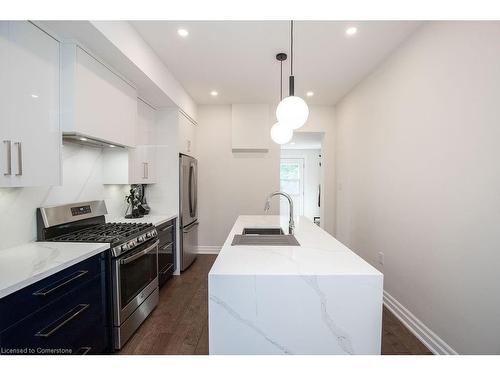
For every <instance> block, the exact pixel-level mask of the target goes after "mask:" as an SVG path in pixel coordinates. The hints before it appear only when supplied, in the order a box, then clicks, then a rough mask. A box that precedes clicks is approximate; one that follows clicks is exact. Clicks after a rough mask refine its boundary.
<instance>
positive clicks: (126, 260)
mask: <svg viewBox="0 0 500 375" xmlns="http://www.w3.org/2000/svg"><path fill="white" fill-rule="evenodd" d="M159 243H160V241H156V242H155V243H154V244H153V245H151V246H150V247H148V248H147V249H145V250H142V251H140V252H138V253H136V254H134V255H131V256H129V257H127V258H123V259H120V264H128V263H130V262H133V261H134V260H136V259H139V258H141V257H143V256H144V255H146V254H147V253H149V252H151V250H155V249H156V250H158V244H159Z"/></svg>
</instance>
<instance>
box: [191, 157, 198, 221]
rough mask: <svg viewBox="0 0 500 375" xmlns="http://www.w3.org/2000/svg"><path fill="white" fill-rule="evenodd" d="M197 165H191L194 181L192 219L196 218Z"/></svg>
mask: <svg viewBox="0 0 500 375" xmlns="http://www.w3.org/2000/svg"><path fill="white" fill-rule="evenodd" d="M196 168H197V165H196V164H193V181H194V187H193V190H194V194H193V200H194V208H193V215H192V216H193V217H197V216H198V171H197V170H196Z"/></svg>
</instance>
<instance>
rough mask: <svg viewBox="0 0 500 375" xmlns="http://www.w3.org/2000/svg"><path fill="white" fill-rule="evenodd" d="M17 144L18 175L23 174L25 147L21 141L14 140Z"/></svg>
mask: <svg viewBox="0 0 500 375" xmlns="http://www.w3.org/2000/svg"><path fill="white" fill-rule="evenodd" d="M14 144H15V145H17V173H16V176H22V175H23V147H22V143H21V142H14Z"/></svg>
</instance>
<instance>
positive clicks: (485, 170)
mask: <svg viewBox="0 0 500 375" xmlns="http://www.w3.org/2000/svg"><path fill="white" fill-rule="evenodd" d="M499 40H500V24H499V23H498V22H432V23H429V24H427V25H425V26H424V27H423V28H422V29H420V30H419V31H417V33H416V34H414V35H413V36H412V37H411V39H409V40H408V41H407V42H406V43H405V44H404V45H403V46H402V47H401V48H400V49H399V50H398V51H397V52H396V53H395V54H394V55H392V56H391V57H390V58H389V59H388V61H386V62H385V63H384V64H383V65H382V66H381V67H380V68H379V69H378V70H377V71H376V72H375V73H374V74H372V75H371V76H370V77H368V78H367V79H365V80H364V81H363V82H362V83H361V84H360V85H359V86H358V87H357V88H355V89H354V90H353V91H352V92H350V93H349V94H348V95H347V96H346V97H345V98H344V99H343V100H342V101H341V102H340V104H338V106H337V107H336V114H337V115H336V124H337V181H338V185H337V187H338V192H337V205H338V210H337V234H338V238H339V239H340V240H341V241H342V242H344V243H345V244H347V245H348V246H349V247H350V248H352V249H353V250H354V251H356V252H357V253H358V254H359V255H361V256H362V257H363V258H365V259H366V260H368V261H370V262H371V263H372V264H374V265H376V266H378V267H379V268H381V269H382V270H383V272H384V276H385V277H384V279H385V290H386V291H387V292H389V294H391V295H392V296H393V297H395V298H396V299H397V300H398V301H399V302H400V303H401V304H402V305H403V306H405V307H406V308H407V309H409V310H410V311H411V312H412V313H413V314H414V315H415V316H416V317H417V318H418V319H420V320H421V321H422V322H423V323H424V324H425V325H426V326H427V327H429V328H430V329H431V330H432V331H434V332H435V333H436V334H437V335H438V336H439V337H440V338H441V339H443V340H444V341H445V342H446V343H447V344H448V345H450V346H451V347H452V348H453V349H455V350H456V351H457V352H459V353H464V354H465V353H470V354H472V353H483V354H487V353H491V354H500V298H499V296H500V282H499V280H500V279H499V277H500V276H499V275H500V272H499V270H500V251H499V244H500V229H499V225H500V208H499V207H500V169H499V160H500V147H499V140H500V105H499V103H500V68H499V61H500V43H499V42H498V41H499ZM379 251H382V252H384V253H385V263H384V266H383V267H382V266H380V265H378V264H377V253H378V252H379Z"/></svg>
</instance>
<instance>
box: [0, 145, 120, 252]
mask: <svg viewBox="0 0 500 375" xmlns="http://www.w3.org/2000/svg"><path fill="white" fill-rule="evenodd" d="M62 159H63V184H62V185H61V186H51V187H28V188H0V228H1V229H0V231H1V236H2V242H1V243H0V249H4V248H8V247H11V246H16V245H19V244H22V243H26V242H29V241H33V240H35V239H36V215H35V212H36V208H37V207H41V206H47V205H57V204H64V203H72V202H80V201H87V200H95V199H105V201H106V206H107V208H108V211H109V213H111V214H116V215H118V214H123V213H124V212H125V209H126V207H127V204H126V202H125V195H127V194H128V190H129V186H128V185H103V184H102V149H100V148H93V147H85V146H80V145H75V144H70V143H65V144H64V146H63V147H62Z"/></svg>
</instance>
